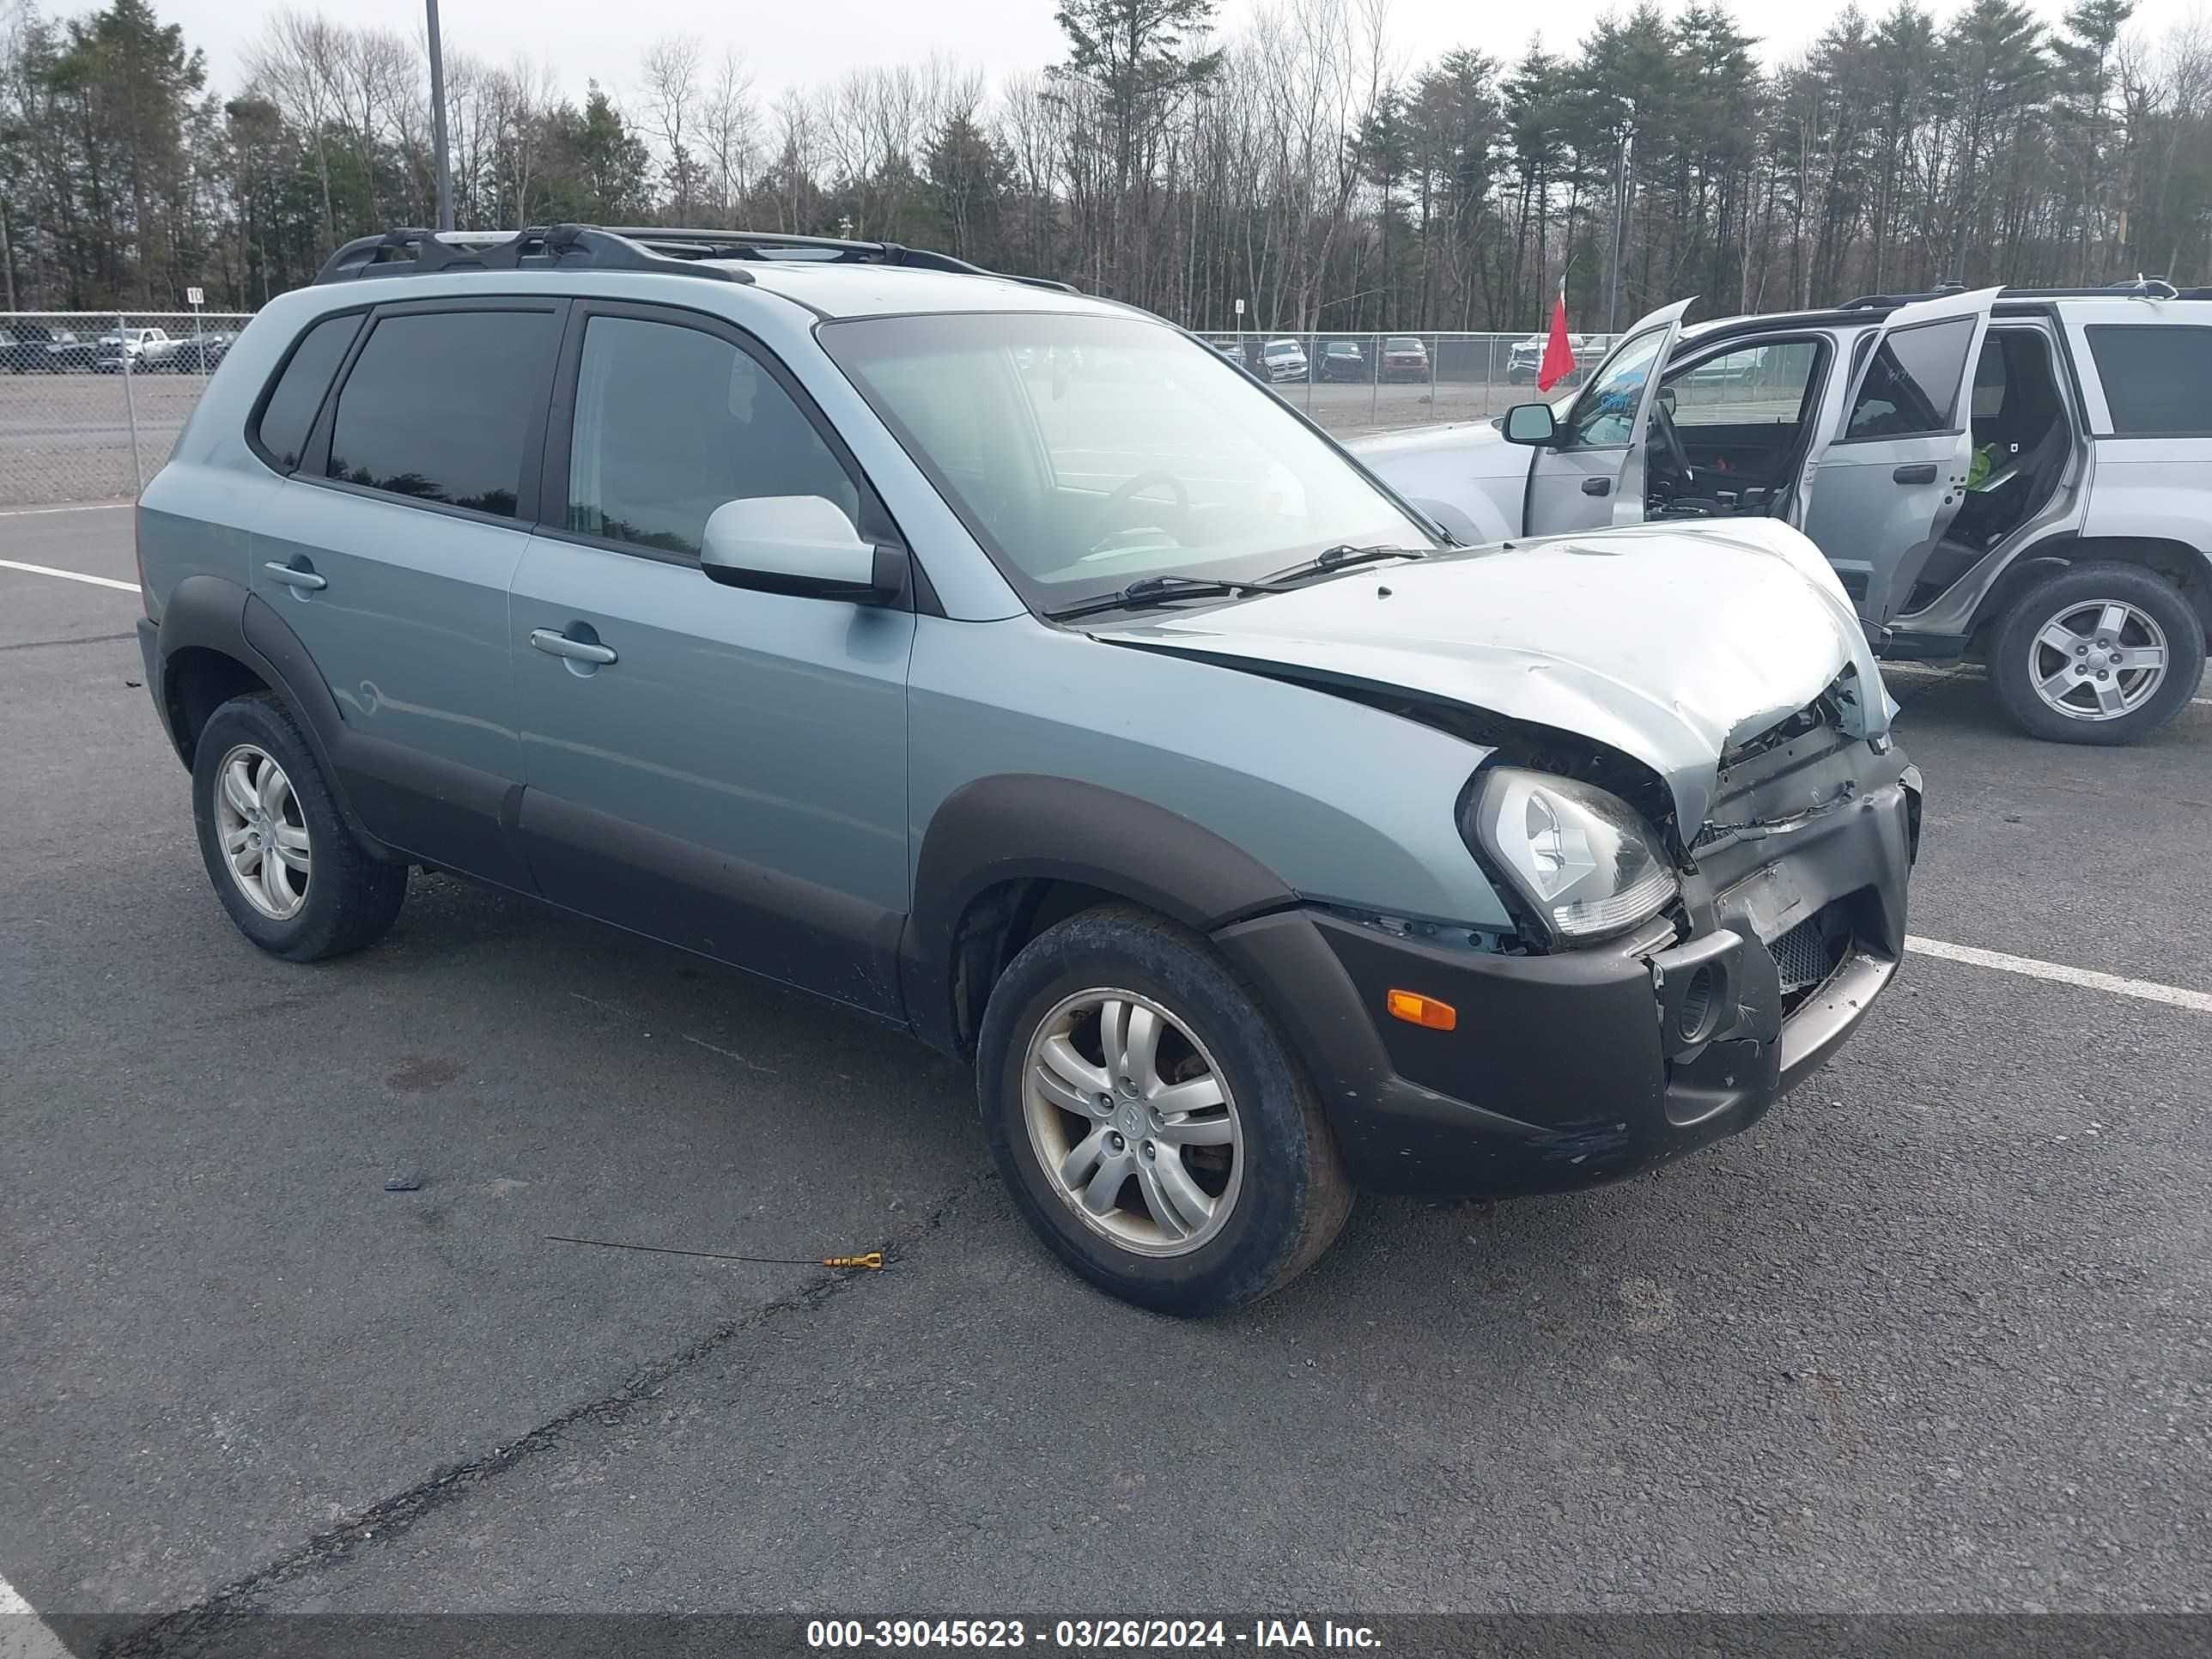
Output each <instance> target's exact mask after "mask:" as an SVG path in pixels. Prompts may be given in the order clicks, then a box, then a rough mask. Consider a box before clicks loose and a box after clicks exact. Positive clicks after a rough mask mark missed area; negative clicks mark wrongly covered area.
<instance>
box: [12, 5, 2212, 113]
mask: <svg viewBox="0 0 2212 1659" xmlns="http://www.w3.org/2000/svg"><path fill="white" fill-rule="evenodd" d="M1259 3H1260V0H1224V3H1223V5H1222V7H1221V10H1220V14H1219V15H1220V17H1221V20H1222V22H1223V24H1224V26H1225V28H1226V29H1228V30H1231V31H1233V30H1234V29H1235V28H1236V27H1237V25H1238V24H1239V23H1240V22H1241V21H1243V19H1244V18H1246V17H1248V16H1249V15H1251V14H1252V12H1253V11H1254V10H1255V9H1257V8H1258V4H1259ZM1862 3H1863V6H1864V8H1865V9H1867V10H1868V11H1869V12H1871V13H1875V14H1879V13H1880V12H1882V11H1885V10H1887V9H1888V4H1889V0H1862ZM1960 3H1962V0H1936V3H1935V6H1934V9H1935V10H1936V13H1937V14H1938V15H1946V16H1947V15H1949V14H1950V13H1951V12H1953V11H1954V10H1956V9H1958V7H1959V5H1960ZM2033 4H2034V5H2035V8H2036V9H2037V10H2039V11H2040V12H2042V13H2043V14H2044V15H2045V16H2047V17H2050V18H2051V19H2053V20H2054V21H2055V20H2056V19H2057V17H2058V15H2060V13H2061V12H2062V11H2063V9H2064V0H2033ZM49 9H52V10H55V11H62V12H66V11H70V10H73V9H76V8H75V7H74V6H72V5H70V4H69V3H67V0H50V6H49ZM155 9H157V10H158V11H159V12H160V14H161V16H162V17H163V18H164V19H165V20H167V21H173V22H178V23H181V24H183V25H184V27H185V39H186V40H188V41H189V42H190V43H191V44H192V45H194V46H201V47H204V49H205V50H206V52H207V54H208V60H209V64H210V68H211V69H212V70H213V71H214V75H215V78H216V83H217V85H218V86H220V87H222V88H225V89H228V88H231V87H233V86H234V85H235V84H236V83H237V81H238V79H239V63H240V54H241V53H242V52H243V51H244V50H245V48H246V46H247V45H248V44H249V43H250V42H251V41H252V40H253V38H254V37H255V36H256V35H258V33H260V30H261V27H262V22H263V19H264V17H265V15H266V11H265V10H264V9H263V8H261V7H259V6H257V5H255V4H253V3H251V0H155ZM299 9H302V10H307V11H313V10H316V9H322V10H325V12H326V13H327V14H328V15H331V16H332V17H343V18H344V19H345V20H346V21H350V22H356V23H364V24H379V25H382V26H384V27H392V28H398V29H401V30H404V31H406V32H408V33H419V31H420V30H421V27H422V0H337V3H331V4H326V5H325V6H323V7H321V8H318V7H317V6H315V5H314V4H313V3H306V4H301V6H300V8H299ZM1625 9H1626V6H1625V5H1618V4H1615V3H1613V0H1547V3H1541V4H1537V3H1521V4H1515V5H1502V4H1496V3H1490V4H1486V3H1482V0H1392V3H1391V7H1390V13H1389V38H1390V40H1391V42H1392V45H1393V47H1394V55H1395V57H1396V58H1397V59H1398V60H1399V61H1400V62H1401V64H1406V65H1408V66H1412V65H1418V64H1421V63H1424V62H1425V61H1427V60H1429V59H1431V58H1435V57H1437V55H1438V54H1440V53H1442V52H1448V51H1449V50H1451V49H1452V48H1454V47H1455V46H1476V47H1480V49H1481V50H1483V51H1485V52H1489V53H1490V54H1491V55H1492V57H1496V58H1504V59H1508V60H1510V58H1513V57H1515V56H1516V55H1518V53H1519V52H1521V50H1522V48H1523V47H1524V46H1526V45H1527V43H1528V39H1529V37H1530V35H1532V34H1533V33H1535V32H1536V30H1537V29H1538V27H1540V26H1541V28H1542V31H1543V34H1544V39H1545V41H1546V43H1547V45H1549V46H1552V47H1553V49H1554V50H1559V49H1565V48H1571V46H1572V45H1573V43H1574V41H1575V40H1576V39H1577V37H1578V35H1579V34H1580V33H1581V31H1582V30H1583V28H1585V27H1587V26H1588V25H1589V22H1590V21H1591V20H1592V19H1594V18H1595V17H1598V16H1600V15H1603V14H1604V13H1605V12H1607V11H1609V10H1625ZM1840 9H1841V6H1840V4H1839V3H1821V0H1810V3H1808V0H1735V15H1736V16H1737V18H1738V20H1739V21H1740V22H1741V24H1742V26H1743V27H1744V28H1745V30H1746V31H1747V33H1752V34H1754V35H1757V36H1759V37H1760V38H1761V40H1763V41H1764V43H1765V44H1764V45H1763V46H1762V47H1761V49H1760V50H1761V52H1762V55H1763V56H1765V58H1768V59H1769V60H1770V61H1771V60H1773V59H1776V58H1786V57H1789V56H1791V55H1793V54H1794V53H1796V52H1799V51H1802V49H1803V48H1804V46H1806V45H1807V43H1808V42H1809V41H1811V40H1813V39H1814V37H1815V36H1817V35H1818V34H1819V33H1820V31H1821V30H1822V29H1823V28H1825V27H1826V26H1827V24H1828V23H1829V21H1831V20H1832V18H1833V17H1834V16H1835V15H1836V14H1837V12H1838V11H1839V10H1840ZM2201 9H2202V5H2201V0H2141V3H2140V4H2139V5H2138V7H2137V9H2136V27H2142V28H2146V29H2148V30H2150V31H2153V32H2161V31H2163V30H2164V29H2165V28H2166V27H2169V26H2171V25H2172V24H2173V23H2175V22H2177V21H2181V20H2182V19H2184V18H2185V17H2188V16H2191V15H2196V14H2197V13H2198V12H2199V11H2201ZM1053 10H1054V0H796V3H793V0H744V3H731V0H620V3H606V0H596V3H594V0H441V7H440V14H439V15H440V20H441V27H442V30H443V33H444V36H445V40H446V49H447V52H471V53H473V54H475V55H476V56H477V57H480V58H488V59H489V60H490V61H492V62H494V63H501V64H503V63H506V62H507V61H509V60H510V59H512V58H513V57H514V56H515V55H516V54H517V53H518V52H520V53H522V54H524V55H526V56H527V57H530V58H533V59H535V58H544V59H546V60H550V62H551V64H552V65H553V68H554V70H555V72H556V74H557V75H558V76H559V77H560V79H561V81H562V84H563V85H564V86H565V87H566V88H568V90H569V91H570V92H572V93H580V92H581V91H582V89H583V85H584V82H585V81H586V78H588V77H592V76H596V77H597V78H598V79H599V81H600V82H602V84H605V85H609V86H611V88H612V89H613V90H614V91H615V92H616V93H617V95H618V96H620V95H623V94H629V93H630V92H631V90H632V88H633V87H634V85H635V70H636V64H637V60H638V58H639V56H640V53H641V51H642V48H643V46H644V44H645V43H646V42H647V41H649V40H652V39H653V37H654V36H656V35H659V34H662V33H670V32H683V33H695V34H697V35H699V36H700V37H702V39H703V40H705V41H706V42H707V44H708V56H709V58H719V57H720V53H721V52H722V50H723V48H724V47H726V46H732V45H734V46H737V47H738V49H739V50H740V51H742V52H744V54H745V56H746V57H747V58H748V59H749V60H750V63H751V65H752V70H753V78H754V83H755V86H756V88H757V89H758V90H759V91H760V92H761V93H762V94H763V95H764V96H773V94H775V91H776V90H778V89H779V88H781V87H784V86H786V85H789V84H792V83H793V82H797V83H799V84H802V85H811V84H814V83H816V82H822V81H827V80H832V79H835V78H836V76H838V75H839V74H840V73H842V71H843V70H847V69H850V68H852V67H854V66H855V65H857V64H896V63H902V62H913V61H916V60H920V59H924V58H927V57H929V55H930V54H931V53H933V52H936V53H939V54H942V55H944V56H945V57H948V58H951V59H953V60H954V61H955V62H956V63H957V64H963V65H969V64H972V65H974V66H975V67H978V68H981V70H984V71H985V73H986V74H987V76H990V77H991V78H992V79H993V80H994V81H996V80H997V79H998V78H999V77H1000V76H1002V75H1005V74H1006V73H1009V72H1012V71H1016V70H1033V69H1036V68H1039V67H1041V66H1042V65H1043V64H1047V63H1049V62H1052V61H1053V60H1054V59H1055V58H1058V57H1059V56H1060V51H1061V42H1060V31H1059V30H1058V29H1057V28H1055V27H1054V24H1053V21H1052V14H1053Z"/></svg>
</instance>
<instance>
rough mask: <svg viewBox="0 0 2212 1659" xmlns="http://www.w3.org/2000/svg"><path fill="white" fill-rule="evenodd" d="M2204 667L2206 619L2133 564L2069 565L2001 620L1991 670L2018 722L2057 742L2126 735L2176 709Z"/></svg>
mask: <svg viewBox="0 0 2212 1659" xmlns="http://www.w3.org/2000/svg"><path fill="white" fill-rule="evenodd" d="M2203 672H2204V623H2203V620H2202V618H2200V617H2198V616H2197V611H2196V610H2195V608H2194V607H2193V606H2192V605H2191V604H2190V603H2189V601H2188V600H2187V599H2185V598H2184V597H2183V596H2182V594H2181V592H2179V590H2178V589H2176V588H2175V587H2174V586H2172V584H2171V583H2169V582H2167V581H2166V580H2162V579H2161V578H2160V577H2159V576H2156V575H2154V574H2152V573H2151V572H2150V571H2148V570H2145V569H2143V568H2142V567H2140V566H2138V565H2131V564H2119V563H2114V562H2097V563H2089V564H2077V565H2073V566H2070V567H2069V568H2067V569H2065V570H2063V571H2061V572H2060V573H2059V574H2057V575H2055V576H2052V577H2051V578H2050V579H2049V580H2046V581H2042V582H2039V583H2037V584H2036V585H2035V586H2033V587H2032V588H2030V589H2029V590H2028V591H2027V592H2026V593H2024V594H2022V595H2021V598H2020V599H2018V600H2016V601H2015V603H2014V605H2013V606H2012V608H2011V610H2009V611H2007V612H2006V613H2005V617H2004V620H2003V621H2002V622H2001V623H1999V624H1998V625H1997V629H1996V638H1995V640H1994V641H1993V643H1992V646H1991V649H1990V679H1991V680H1992V681H1993V682H1994V684H1996V692H1997V697H1998V700H1999V701H2000V702H2002V703H2003V704H2004V708H2005V712H2006V713H2007V714H2010V715H2011V716H2012V718H2013V720H2014V721H2015V723H2016V724H2017V725H2018V726H2020V727H2021V730H2022V731H2024V732H2027V733H2028V734H2029V735H2031V736H2033V737H2038V738H2045V739H2047V740H2049V741H2051V742H2053V743H2091V744H2124V743H2134V742H2136V741H2137V740H2139V739H2141V738H2146V737H2148V736H2149V735H2150V734H2151V733H2152V732H2155V731H2156V730H2157V729H2158V728H2159V727H2160V726H2164V725H2165V724H2166V722H2167V721H2168V720H2172V718H2173V717H2174V715H2176V714H2179V712H2180V711H2181V708H2182V707H2183V706H2184V705H2185V703H2187V702H2188V701H2189V699H2190V697H2191V695H2192V694H2194V692H2195V691H2196V689H2197V682H2198V680H2199V679H2200V678H2202V677H2203Z"/></svg>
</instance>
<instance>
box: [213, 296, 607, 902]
mask: <svg viewBox="0 0 2212 1659" xmlns="http://www.w3.org/2000/svg"><path fill="white" fill-rule="evenodd" d="M566 312H567V301H550V300H549V301H521V300H516V301H506V300H469V301H459V300H435V301H417V302H412V303H408V304H401V305H391V306H384V307H376V308H375V309H374V310H373V311H368V312H366V313H353V314H349V315H341V316H337V317H331V318H325V319H324V320H323V321H321V322H320V323H318V324H317V325H314V326H313V327H311V328H310V329H308V330H307V331H306V332H305V333H304V334H303V335H302V336H301V339H300V340H299V341H298V342H297V343H295V346H294V347H293V348H292V350H291V352H290V354H289V356H288V358H287V361H286V363H285V365H284V368H283V370H282V371H280V373H279V375H278V377H277V380H276V382H275V383H274V385H273V386H272V387H271V389H270V392H268V393H267V395H266V396H265V397H264V400H263V404H262V406H261V408H260V410H259V411H258V416H257V419H256V422H255V425H254V432H253V441H254V444H255V447H256V448H257V451H258V453H260V455H261V457H262V459H264V461H265V462H267V463H268V464H269V465H270V466H272V467H274V468H275V469H276V470H277V471H281V472H284V473H286V474H288V475H289V476H288V477H287V478H286V480H285V482H284V483H283V485H282V487H281V488H279V489H276V491H275V492H274V493H273V495H272V498H271V499H270V501H269V503H268V505H267V507H266V508H265V509H264V511H263V512H261V513H259V514H258V518H257V520H256V523H255V526H254V530H253V536H252V548H251V550H250V553H251V580H252V592H253V594H254V596H255V597H256V598H257V599H259V600H260V601H262V602H263V603H264V605H267V606H268V607H269V612H270V614H272V615H273V617H274V618H275V619H276V621H278V622H281V623H283V626H284V627H285V628H286V629H289V631H290V632H291V633H292V634H293V635H295V636H296V637H297V639H298V641H299V642H300V644H301V646H303V647H305V648H306V651H307V655H308V656H309V657H310V658H311V659H313V665H314V668H315V671H317V672H318V673H319V674H320V675H321V677H322V679H323V681H324V683H325V684H326V685H327V686H328V687H329V689H330V693H331V697H332V699H333V700H334V701H335V702H337V708H338V713H339V717H340V719H341V720H342V721H343V726H344V729H345V737H344V742H343V744H342V745H340V746H339V748H338V750H337V752H335V753H334V754H333V756H332V760H333V762H334V763H335V764H336V766H337V769H338V771H339V774H340V779H341V781H342V783H343V786H344V787H345V790H346V793H347V798H348V799H349V802H350V803H351V804H352V805H353V807H354V810H355V811H356V813H357V814H358V815H359V816H360V817H361V818H362V822H363V823H364V824H365V826H366V827H367V828H368V829H369V831H370V832H371V833H372V834H374V835H375V836H378V837H379V838H380V839H382V840H384V841H386V842H390V843H391V844H392V845H393V846H396V847H398V848H403V849H404V850H405V851H407V852H410V853H413V854H416V855H417V856H418V857H420V858H422V859H424V860H427V861H429V862H433V863H436V864H441V865H449V866H453V867H455V868H458V869H461V870H465V871H467V872H470V873H471V874H474V875H478V876H482V877H484V878H487V879H489V880H494V881H498V882H501V883H504V884H508V885H511V886H515V887H520V888H523V889H527V888H528V887H529V885H530V881H529V876H528V873H527V872H526V870H525V869H524V867H523V866H521V865H520V862H519V860H517V859H516V857H515V855H514V850H513V845H512V842H511V841H510V840H509V838H508V837H507V835H506V834H505V832H504V831H503V830H502V829H501V804H502V802H503V800H504V799H505V798H506V796H507V792H508V791H510V790H511V789H513V788H514V787H516V786H517V785H518V784H519V783H520V779H521V751H520V744H518V742H517V740H516V738H515V716H514V708H513V691H512V686H511V681H510V674H509V669H508V663H507V588H508V586H509V584H510V583H511V581H512V580H513V575H514V568H515V566H516V564H517V563H518V562H520V559H521V557H522V550H523V548H524V547H525V546H526V544H528V542H529V539H530V519H531V517H532V513H531V511H530V505H532V504H534V502H535V501H536V499H537V492H538V465H539V456H540V454H541V453H542V451H543V448H544V422H545V410H546V405H547V403H548V400H549V398H550V395H551V390H552V381H553V370H554V366H555V364H556V361H557V360H558V356H559V346H560V339H561V331H562V325H563V322H564V319H565V315H566ZM333 363H336V364H337V365H338V367H337V369H336V374H335V376H334V377H333V374H332V365H333ZM326 386H332V387H334V389H331V390H329V391H327V392H325V387H326ZM302 430H304V431H305V432H306V434H307V435H306V436H305V438H304V439H302V438H301V435H300V434H301V431H302ZM252 630H253V623H252V617H251V616H250V615H249V619H248V634H249V636H251V635H252Z"/></svg>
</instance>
